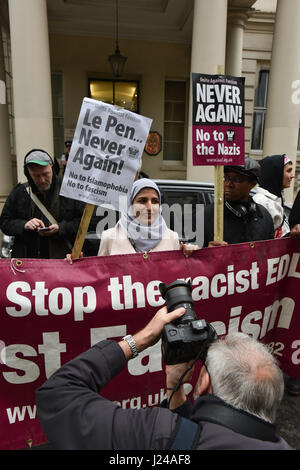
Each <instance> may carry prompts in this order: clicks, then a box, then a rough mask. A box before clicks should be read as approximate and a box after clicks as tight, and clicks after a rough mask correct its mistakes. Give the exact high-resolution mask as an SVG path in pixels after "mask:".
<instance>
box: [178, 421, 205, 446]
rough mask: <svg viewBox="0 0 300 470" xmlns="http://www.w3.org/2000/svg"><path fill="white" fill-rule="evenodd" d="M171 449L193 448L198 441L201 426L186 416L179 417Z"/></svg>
mask: <svg viewBox="0 0 300 470" xmlns="http://www.w3.org/2000/svg"><path fill="white" fill-rule="evenodd" d="M176 430H177V433H176V436H175V439H174V441H173V443H172V446H171V450H189V449H194V448H195V447H196V445H197V443H198V441H199V436H200V432H201V427H200V426H199V425H198V424H197V423H195V422H194V421H191V420H190V419H186V418H179V426H178V427H177V428H176Z"/></svg>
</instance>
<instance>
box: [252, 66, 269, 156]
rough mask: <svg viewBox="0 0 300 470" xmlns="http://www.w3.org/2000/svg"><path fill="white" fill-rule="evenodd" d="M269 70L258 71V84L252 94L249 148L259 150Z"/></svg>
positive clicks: (263, 124)
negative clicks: (251, 122) (252, 105)
mask: <svg viewBox="0 0 300 470" xmlns="http://www.w3.org/2000/svg"><path fill="white" fill-rule="evenodd" d="M268 83H269V71H268V70H261V71H260V72H259V79H258V86H257V88H256V90H255V95H254V111H253V124H252V140H251V149H252V150H261V149H262V148H263V139H264V128H265V118H266V112H267V95H268Z"/></svg>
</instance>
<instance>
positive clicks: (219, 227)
mask: <svg viewBox="0 0 300 470" xmlns="http://www.w3.org/2000/svg"><path fill="white" fill-rule="evenodd" d="M224 69H225V67H224V65H218V66H217V74H219V75H223V74H224ZM223 236H224V166H223V165H218V166H215V204H214V240H216V241H218V242H221V241H223Z"/></svg>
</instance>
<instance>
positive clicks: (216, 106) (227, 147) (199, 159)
mask: <svg viewBox="0 0 300 470" xmlns="http://www.w3.org/2000/svg"><path fill="white" fill-rule="evenodd" d="M192 81H193V137H192V139H193V165H196V166H198V165H243V164H244V161H245V150H244V112H245V111H244V81H245V79H244V78H243V77H232V76H229V75H206V74H200V73H193V74H192Z"/></svg>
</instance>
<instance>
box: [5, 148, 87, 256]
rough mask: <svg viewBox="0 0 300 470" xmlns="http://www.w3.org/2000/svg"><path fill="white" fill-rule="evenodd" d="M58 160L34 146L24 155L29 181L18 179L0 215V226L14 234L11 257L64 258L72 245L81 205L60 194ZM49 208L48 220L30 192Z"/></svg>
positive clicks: (25, 169)
mask: <svg viewBox="0 0 300 470" xmlns="http://www.w3.org/2000/svg"><path fill="white" fill-rule="evenodd" d="M58 171H59V166H58V164H57V162H56V161H55V160H54V159H53V158H52V157H51V156H50V155H49V154H48V153H47V152H45V151H44V150H40V149H33V150H31V151H30V152H28V153H27V155H26V156H25V159H24V173H25V176H26V177H27V181H28V183H24V184H23V183H19V184H18V185H17V186H16V187H15V188H14V189H13V190H12V192H11V193H10V194H9V196H8V198H7V200H6V202H5V205H4V207H3V210H2V214H1V217H0V228H1V230H2V231H3V233H5V234H6V235H12V236H14V237H15V238H14V245H13V248H12V257H13V258H64V257H65V256H66V253H68V252H69V251H70V248H72V244H73V243H74V240H75V237H76V234H77V230H78V226H79V223H80V220H81V216H82V213H83V209H84V205H83V203H81V202H79V201H75V200H73V199H68V198H65V197H63V196H60V195H59V191H60V186H61V180H60V179H59V178H58V176H57V175H58ZM32 194H33V195H36V196H37V198H38V200H39V201H40V202H41V203H42V204H43V206H44V207H45V208H46V209H47V211H49V213H50V215H52V217H53V219H54V220H53V219H51V221H50V220H49V218H48V217H47V215H45V211H43V210H41V208H39V207H38V205H37V204H36V203H35V202H34V201H33V200H32V197H31V195H32Z"/></svg>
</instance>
